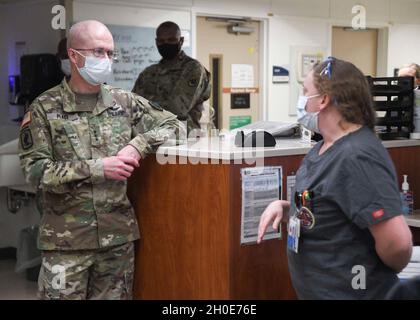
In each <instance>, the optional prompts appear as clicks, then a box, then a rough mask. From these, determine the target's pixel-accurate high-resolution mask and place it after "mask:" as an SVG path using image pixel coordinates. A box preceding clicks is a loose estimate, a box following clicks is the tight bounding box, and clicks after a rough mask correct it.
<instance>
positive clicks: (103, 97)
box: [61, 78, 115, 115]
mask: <svg viewBox="0 0 420 320" xmlns="http://www.w3.org/2000/svg"><path fill="white" fill-rule="evenodd" d="M61 96H62V97H63V110H64V111H65V112H82V111H90V110H81V109H78V108H77V107H76V95H75V94H74V92H73V91H72V90H71V88H70V86H69V84H68V82H67V80H66V79H65V78H64V79H63V81H62V82H61ZM114 103H115V101H114V99H113V97H112V95H111V93H110V92H109V87H108V86H106V85H103V84H102V85H101V90H100V92H99V95H98V102H97V103H96V106H95V108H94V109H93V112H92V113H93V114H94V115H97V114H100V113H101V112H103V111H104V110H106V109H108V108H110V107H112V106H113V105H114Z"/></svg>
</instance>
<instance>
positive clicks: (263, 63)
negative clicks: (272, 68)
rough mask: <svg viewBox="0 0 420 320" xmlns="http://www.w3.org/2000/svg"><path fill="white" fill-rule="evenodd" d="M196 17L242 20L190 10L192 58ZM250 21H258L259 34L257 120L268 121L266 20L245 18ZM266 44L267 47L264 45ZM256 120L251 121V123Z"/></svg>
mask: <svg viewBox="0 0 420 320" xmlns="http://www.w3.org/2000/svg"><path fill="white" fill-rule="evenodd" d="M197 17H213V18H215V17H217V18H243V17H244V16H241V15H224V14H213V13H206V12H201V11H194V10H191V38H192V40H193V48H192V54H193V57H194V58H195V57H197ZM247 18H250V19H251V20H254V21H258V22H259V23H260V34H259V39H260V41H259V42H260V43H259V48H258V50H259V71H260V74H259V81H258V88H259V97H258V117H259V119H258V120H268V84H269V82H268V79H269V76H270V74H269V72H268V71H269V70H268V18H261V17H252V16H247ZM266 44H267V45H266ZM255 121H257V119H253V122H255Z"/></svg>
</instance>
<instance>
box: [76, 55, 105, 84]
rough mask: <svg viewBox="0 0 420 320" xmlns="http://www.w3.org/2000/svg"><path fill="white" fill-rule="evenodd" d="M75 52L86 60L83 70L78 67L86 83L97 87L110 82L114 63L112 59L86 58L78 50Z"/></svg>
mask: <svg viewBox="0 0 420 320" xmlns="http://www.w3.org/2000/svg"><path fill="white" fill-rule="evenodd" d="M74 51H76V52H77V53H78V54H80V55H81V56H82V57H84V58H85V66H84V67H81V68H79V67H77V70H78V71H79V74H80V75H81V77H82V78H83V79H85V80H86V82H88V83H90V84H91V85H94V86H96V85H99V84H102V83H104V82H107V81H109V78H110V76H111V73H112V68H111V66H112V63H111V61H110V59H108V58H96V57H92V56H87V57H86V56H84V55H82V54H81V53H80V52H78V51H77V50H74Z"/></svg>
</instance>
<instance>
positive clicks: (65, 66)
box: [61, 59, 71, 76]
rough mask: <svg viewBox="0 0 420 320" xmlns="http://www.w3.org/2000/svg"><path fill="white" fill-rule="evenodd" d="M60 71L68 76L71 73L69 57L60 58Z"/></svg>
mask: <svg viewBox="0 0 420 320" xmlns="http://www.w3.org/2000/svg"><path fill="white" fill-rule="evenodd" d="M61 71H63V73H64V74H65V75H66V76H69V75H70V74H71V66H70V60H69V59H63V60H61Z"/></svg>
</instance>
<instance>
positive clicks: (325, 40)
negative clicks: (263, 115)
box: [268, 17, 330, 121]
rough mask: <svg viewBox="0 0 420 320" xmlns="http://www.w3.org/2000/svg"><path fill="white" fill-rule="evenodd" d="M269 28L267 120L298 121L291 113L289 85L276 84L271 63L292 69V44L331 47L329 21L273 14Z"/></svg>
mask: <svg viewBox="0 0 420 320" xmlns="http://www.w3.org/2000/svg"><path fill="white" fill-rule="evenodd" d="M269 28H270V29H269V38H268V50H269V63H268V68H269V75H268V76H269V80H268V84H269V87H268V93H269V94H268V119H269V120H272V121H295V119H296V117H295V116H289V103H290V97H289V95H290V94H289V92H290V84H289V83H277V84H273V83H272V81H271V69H272V66H273V65H277V66H287V67H288V69H289V67H290V48H291V47H292V46H321V47H325V48H326V49H327V50H328V48H329V38H330V35H329V34H330V31H329V23H328V21H325V20H322V19H311V18H286V17H273V18H272V19H271V20H270V27H269ZM289 71H290V72H293V70H289Z"/></svg>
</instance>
